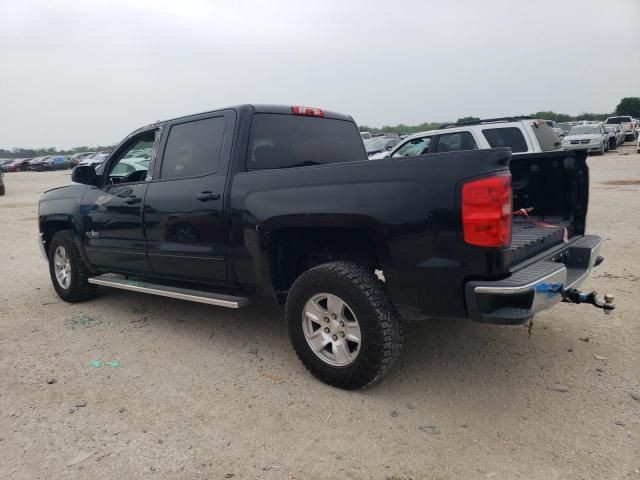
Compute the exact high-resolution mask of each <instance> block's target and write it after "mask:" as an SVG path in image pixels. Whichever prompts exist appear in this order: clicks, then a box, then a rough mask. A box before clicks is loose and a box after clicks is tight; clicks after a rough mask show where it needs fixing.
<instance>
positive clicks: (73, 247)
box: [48, 230, 98, 303]
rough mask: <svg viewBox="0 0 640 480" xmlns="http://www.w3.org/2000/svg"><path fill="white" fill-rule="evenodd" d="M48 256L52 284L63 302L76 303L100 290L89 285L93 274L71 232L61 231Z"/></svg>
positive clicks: (52, 242) (53, 239)
mask: <svg viewBox="0 0 640 480" xmlns="http://www.w3.org/2000/svg"><path fill="white" fill-rule="evenodd" d="M48 255H49V274H50V275H51V282H52V283H53V288H54V289H55V291H56V293H57V294H58V296H59V297H60V298H61V299H62V300H64V301H65V302H69V303H76V302H81V301H83V300H87V299H88V298H91V297H92V296H93V295H94V294H95V292H96V291H97V289H98V288H97V286H96V285H92V284H90V283H89V277H90V276H91V274H90V272H89V270H88V269H87V266H86V265H85V263H84V260H83V259H82V257H81V256H80V251H79V250H78V245H77V244H76V241H75V238H74V236H73V233H72V232H71V231H70V230H61V231H59V232H57V233H56V234H55V235H54V236H53V238H52V239H51V244H50V245H49V252H48Z"/></svg>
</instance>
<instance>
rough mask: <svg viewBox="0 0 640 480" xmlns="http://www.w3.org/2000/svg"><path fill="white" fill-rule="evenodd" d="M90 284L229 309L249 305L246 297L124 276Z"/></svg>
mask: <svg viewBox="0 0 640 480" xmlns="http://www.w3.org/2000/svg"><path fill="white" fill-rule="evenodd" d="M89 283H93V284H94V285H103V286H105V287H112V288H119V289H121V290H131V291H132V292H141V293H148V294H151V295H159V296H161V297H169V298H177V299H179V300H187V301H189V302H198V303H206V304H208V305H217V306H219V307H227V308H242V307H244V306H246V305H248V304H249V299H248V298H245V297H234V296H232V295H223V294H221V293H214V292H203V291H201V290H189V289H187V288H177V287H171V286H168V285H158V284H155V283H149V282H141V281H138V280H130V279H127V278H125V277H124V276H123V275H116V274H113V273H105V274H104V275H99V276H97V277H91V278H89Z"/></svg>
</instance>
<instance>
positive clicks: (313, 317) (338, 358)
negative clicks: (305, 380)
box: [302, 293, 362, 367]
mask: <svg viewBox="0 0 640 480" xmlns="http://www.w3.org/2000/svg"><path fill="white" fill-rule="evenodd" d="M302 330H303V331H304V338H305V340H306V341H307V346H308V347H309V348H310V349H311V351H312V352H313V353H315V354H316V356H317V357H318V358H319V359H320V360H322V361H324V362H325V363H327V364H329V365H332V366H334V367H347V366H349V365H351V364H352V363H353V362H354V360H355V359H356V357H357V356H358V353H360V344H361V343H362V332H361V331H360V324H359V323H358V319H357V318H356V316H355V314H354V313H353V310H351V308H350V307H349V305H348V304H347V302H345V301H344V300H342V299H341V298H340V297H338V296H336V295H333V294H331V293H320V294H318V295H314V296H313V297H311V298H310V299H309V300H308V301H307V303H306V304H305V306H304V310H303V312H302Z"/></svg>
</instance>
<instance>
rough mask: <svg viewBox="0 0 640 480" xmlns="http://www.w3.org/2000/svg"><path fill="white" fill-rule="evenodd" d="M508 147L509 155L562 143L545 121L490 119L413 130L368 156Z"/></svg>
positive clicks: (558, 147)
mask: <svg viewBox="0 0 640 480" xmlns="http://www.w3.org/2000/svg"><path fill="white" fill-rule="evenodd" d="M496 147H511V152H512V153H513V155H519V154H523V153H538V152H548V151H551V150H559V149H560V148H561V147H562V142H561V141H560V138H559V137H558V134H557V133H556V132H554V131H553V129H552V128H551V127H550V126H549V125H548V124H547V122H546V121H545V120H536V119H532V118H524V117H508V118H494V119H489V120H479V121H476V122H459V123H456V124H451V125H444V126H443V127H442V128H440V129H438V130H429V131H426V132H420V133H415V134H413V135H411V136H409V137H407V138H405V139H404V140H403V141H402V142H400V143H398V145H396V146H395V147H394V148H393V149H392V150H390V151H388V152H380V153H378V154H375V155H372V156H371V157H369V158H370V159H371V160H375V159H380V158H388V157H392V158H396V157H409V156H414V155H424V154H425V153H440V152H455V151H461V150H485V149H488V148H496Z"/></svg>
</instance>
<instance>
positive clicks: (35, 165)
mask: <svg viewBox="0 0 640 480" xmlns="http://www.w3.org/2000/svg"><path fill="white" fill-rule="evenodd" d="M50 158H51V155H45V156H43V157H35V158H34V159H33V160H31V162H30V163H29V170H33V171H35V172H41V171H43V170H45V169H46V165H45V163H44V162H46V161H47V160H48V159H50Z"/></svg>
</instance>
